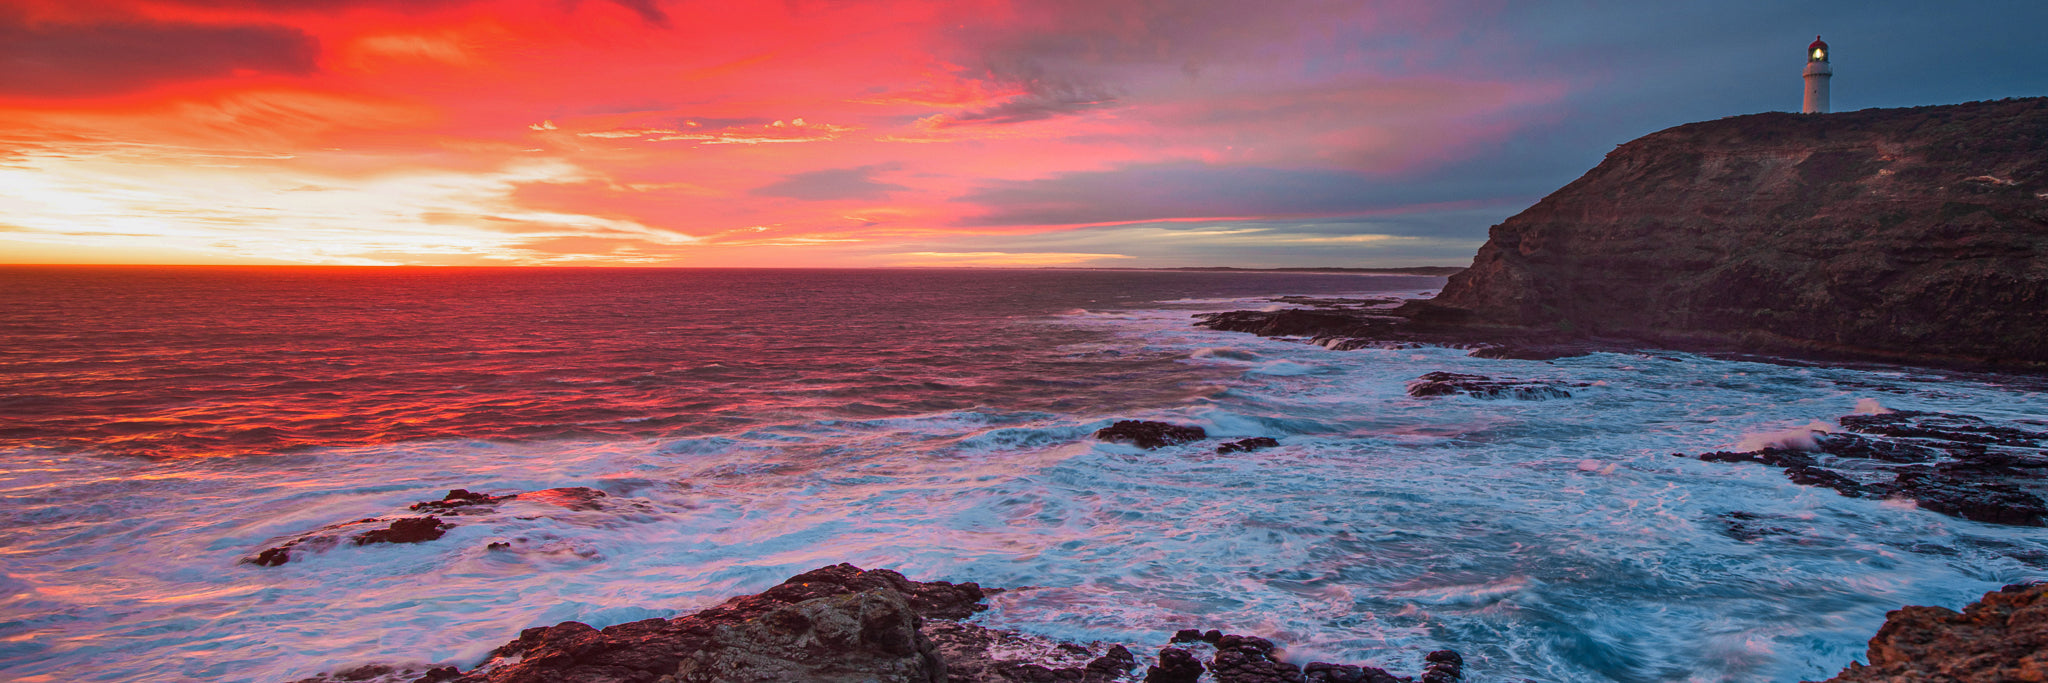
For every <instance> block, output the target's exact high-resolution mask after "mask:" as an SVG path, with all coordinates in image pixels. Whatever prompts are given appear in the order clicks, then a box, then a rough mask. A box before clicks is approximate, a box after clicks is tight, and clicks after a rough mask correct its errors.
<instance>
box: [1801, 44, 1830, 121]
mask: <svg viewBox="0 0 2048 683" xmlns="http://www.w3.org/2000/svg"><path fill="white" fill-rule="evenodd" d="M1834 75H1835V68H1834V67H1832V66H1829V65H1828V44H1827V43H1824V42H1821V39H1820V36H1814V37H1813V44H1812V45H1808V46H1806V105H1805V107H1803V108H1801V109H1800V111H1803V112H1806V113H1808V114H1826V113H1828V79H1830V78H1833V77H1834Z"/></svg>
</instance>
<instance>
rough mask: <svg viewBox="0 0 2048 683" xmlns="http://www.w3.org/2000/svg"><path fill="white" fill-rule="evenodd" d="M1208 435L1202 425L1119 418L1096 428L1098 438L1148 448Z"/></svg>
mask: <svg viewBox="0 0 2048 683" xmlns="http://www.w3.org/2000/svg"><path fill="white" fill-rule="evenodd" d="M1208 437H1209V433H1208V432H1207V431H1205V430H1203V429H1202V428H1201V427H1187V426H1182V425H1176V424H1167V423H1165V422H1151V421H1145V420H1118V421H1117V423H1116V424H1113V425H1110V426H1108V427H1103V428H1102V429H1098V430H1095V438H1097V439H1101V440H1103V441H1108V442H1112V443H1128V444H1131V445H1134V446H1137V447H1139V448H1144V449H1148V450H1149V449H1154V448H1164V447H1166V446H1176V445H1179V444H1184V443H1188V442H1191V441H1201V440H1202V439H1206V438H1208Z"/></svg>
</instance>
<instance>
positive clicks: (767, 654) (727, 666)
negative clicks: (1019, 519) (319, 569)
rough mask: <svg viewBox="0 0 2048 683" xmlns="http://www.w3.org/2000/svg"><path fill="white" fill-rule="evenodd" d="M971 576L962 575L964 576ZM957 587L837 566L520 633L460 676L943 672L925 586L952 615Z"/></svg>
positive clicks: (904, 678)
mask: <svg viewBox="0 0 2048 683" xmlns="http://www.w3.org/2000/svg"><path fill="white" fill-rule="evenodd" d="M963 585H966V584H963ZM958 588H959V586H955V585H953V584H945V585H943V586H927V585H924V584H919V583H917V582H913V581H910V580H909V579H905V578H904V577H903V575H901V574H897V573H896V572H892V571H889V570H886V569H878V570H872V571H863V570H861V569H860V568H858V567H855V566H853V565H848V564H840V565H835V566H831V567H825V568H822V569H817V570H813V571H809V572H805V573H803V574H799V575H797V576H795V577H791V578H790V579H789V580H787V581H784V582H783V583H782V584H780V585H777V586H775V587H774V588H770V589H768V590H766V591H763V592H761V593H758V594H755V595H747V596H741V597H737V598H733V599H731V600H727V601H726V602H724V603H722V604H720V605H718V606H716V607H713V608H711V609H707V610H704V611H701V612H698V613H696V614H691V615H688V616H683V617H677V618H674V619H646V620H642V621H636V622H631V623H626V624H619V625H617V626H611V627H607V628H604V629H601V630H600V629H594V628H591V627H590V626H588V625H586V624H582V623H579V622H573V621H570V622H563V623H561V624H557V625H555V626H549V627H540V628H530V629H526V630H524V631H521V632H520V634H519V639H518V640H514V641H512V642H510V643H507V644H505V645H504V646H502V647H499V648H498V649H497V650H495V651H493V652H492V661H487V662H485V663H484V665H482V666H479V667H477V668H476V669H474V670H472V671H470V672H469V673H468V674H466V675H464V676H463V677H461V678H459V679H455V680H457V681H460V682H461V683H543V682H549V681H610V682H616V683H654V682H655V681H657V680H663V681H673V682H674V683H698V682H709V681H720V682H728V681H731V682H738V681H762V682H764V683H765V682H767V681H793V680H805V681H844V682H846V683H854V682H856V681H890V682H913V681H914V682H916V683H923V682H925V681H937V680H944V679H945V678H944V669H943V668H942V667H943V664H942V663H941V662H940V661H939V660H938V658H937V656H936V655H935V654H934V651H933V649H932V646H931V644H930V642H929V641H928V640H927V639H925V637H924V636H923V634H922V633H921V632H920V631H919V629H918V627H919V626H920V625H921V624H922V621H923V619H924V618H925V615H923V614H920V613H919V609H918V606H917V604H918V600H916V598H915V596H918V595H919V594H921V593H922V594H925V595H936V596H944V597H941V598H939V599H936V600H929V601H927V602H928V603H929V604H931V605H932V607H933V608H935V609H939V610H943V611H948V612H949V613H950V612H956V611H957V609H956V608H957V606H956V605H953V604H952V603H951V596H954V595H957V594H959V591H958V590H957V589H958Z"/></svg>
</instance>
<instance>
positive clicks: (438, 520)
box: [242, 486, 979, 599]
mask: <svg viewBox="0 0 2048 683" xmlns="http://www.w3.org/2000/svg"><path fill="white" fill-rule="evenodd" d="M514 500H517V501H525V502H532V503H541V504H546V505H552V506H555V507H559V508H562V509H564V510H579V511H584V510H635V511H637V510H639V509H640V506H637V505H634V504H631V503H620V502H618V501H617V499H614V498H612V497H611V496H609V495H607V494H606V493H605V492H603V491H599V490H597V489H593V488H588V487H583V486H569V487H562V488H552V489H541V490H538V491H524V492H520V493H512V494H505V495H498V496H493V495H488V494H483V493H476V492H472V491H470V490H468V489H454V490H451V491H449V492H448V494H447V495H445V496H442V498H441V499H440V500H428V501H420V502H417V503H413V504H412V505H409V506H406V509H407V510H410V511H413V512H426V513H432V514H429V515H427V516H424V517H397V516H394V517H368V518H364V519H358V520H353V521H348V522H340V523H336V524H329V525H327V526H324V527H320V528H318V529H314V530H312V531H308V532H305V533H302V534H299V535H297V536H294V537H292V538H290V539H287V540H285V541H284V542H282V543H278V544H277V545H273V546H270V547H267V548H264V549H263V550H261V551H258V552H257V553H256V554H255V555H253V556H250V557H247V558H243V559H242V563H243V564H253V565H258V566H263V567H275V566H278V565H281V564H285V563H287V562H290V561H292V560H293V559H294V558H295V557H300V556H303V555H305V554H309V553H316V552H321V551H325V550H328V549H331V548H334V547H335V546H337V545H340V544H341V543H342V542H344V541H346V542H348V543H349V544H350V545H369V544H374V543H422V542H426V541H432V540H436V539H439V538H441V536H442V535H443V534H445V533H447V531H448V530H449V529H453V528H455V526H456V525H455V524H454V523H452V522H449V521H446V520H444V519H442V517H475V516H479V515H487V514H492V513H496V512H498V508H499V506H500V505H501V504H503V503H505V502H507V501H514ZM378 525H383V526H382V527H381V528H375V527H378ZM525 540H526V539H520V541H522V542H523V541H525ZM489 547H490V548H491V549H493V550H498V549H505V550H510V549H512V548H513V547H514V544H513V543H510V542H502V541H500V542H493V543H492V544H490V546H489ZM572 552H575V551H572ZM579 554H591V553H587V551H585V552H581V553H579ZM977 599H979V598H977Z"/></svg>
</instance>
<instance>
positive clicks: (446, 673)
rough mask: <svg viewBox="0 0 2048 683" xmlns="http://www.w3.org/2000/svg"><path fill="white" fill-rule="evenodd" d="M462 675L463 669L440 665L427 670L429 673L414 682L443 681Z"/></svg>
mask: <svg viewBox="0 0 2048 683" xmlns="http://www.w3.org/2000/svg"><path fill="white" fill-rule="evenodd" d="M461 677H462V670H461V669H457V668H455V667H452V666H440V667H434V668H432V669H428V670H427V674H426V675H424V676H421V677H419V678H418V679H415V680H414V681H413V682H412V683H443V682H444V681H452V680H455V679H457V678H461Z"/></svg>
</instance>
